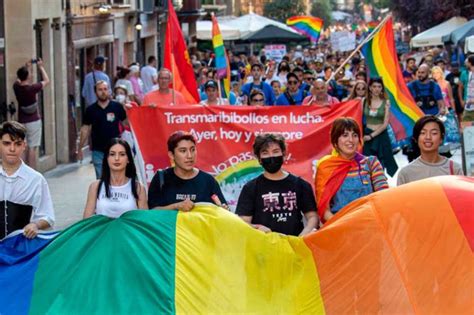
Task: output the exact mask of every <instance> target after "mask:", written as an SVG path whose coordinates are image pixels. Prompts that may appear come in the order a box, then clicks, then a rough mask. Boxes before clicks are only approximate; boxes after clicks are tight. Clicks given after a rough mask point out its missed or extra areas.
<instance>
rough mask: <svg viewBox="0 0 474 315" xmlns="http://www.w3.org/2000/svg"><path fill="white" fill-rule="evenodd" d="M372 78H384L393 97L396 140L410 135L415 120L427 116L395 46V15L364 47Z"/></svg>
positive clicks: (391, 97)
mask: <svg viewBox="0 0 474 315" xmlns="http://www.w3.org/2000/svg"><path fill="white" fill-rule="evenodd" d="M362 53H363V55H364V56H365V62H366V64H367V66H368V68H369V74H370V77H372V78H373V77H380V78H382V79H383V82H384V85H385V91H386V92H387V94H388V97H389V99H390V105H391V107H390V110H391V117H390V125H391V126H392V128H393V130H394V132H395V136H396V138H397V140H399V141H401V140H405V139H408V138H409V137H411V135H412V132H413V126H414V125H415V122H416V121H417V120H418V119H419V118H421V117H422V116H424V114H423V112H422V111H421V109H420V108H419V107H418V106H417V105H416V103H415V100H414V99H413V96H412V95H411V93H410V90H408V87H407V85H406V83H405V80H404V79H403V75H402V71H401V69H400V64H399V62H398V57H397V52H396V49H395V43H394V36H393V25H392V18H389V19H388V20H387V22H386V23H385V24H384V25H383V26H382V27H381V28H380V29H379V30H378V31H377V33H376V34H375V35H374V37H373V38H372V39H371V40H369V41H368V42H367V44H365V45H364V46H363V47H362Z"/></svg>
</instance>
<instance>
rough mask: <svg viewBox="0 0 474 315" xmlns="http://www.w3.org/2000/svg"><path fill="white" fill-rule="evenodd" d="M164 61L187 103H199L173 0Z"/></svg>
mask: <svg viewBox="0 0 474 315" xmlns="http://www.w3.org/2000/svg"><path fill="white" fill-rule="evenodd" d="M164 63H165V68H168V69H169V70H170V71H171V72H172V73H173V85H174V86H173V88H174V89H175V90H177V91H179V92H181V94H183V97H184V99H185V100H186V102H187V103H189V104H197V103H199V99H200V98H199V94H198V87H197V82H196V78H195V76H194V70H193V66H192V64H191V59H190V58H189V53H188V47H186V43H185V42H184V37H183V32H182V31H181V26H180V24H179V21H178V17H177V16H176V12H175V11H174V7H173V3H172V2H171V0H168V23H167V25H166V40H165V51H164Z"/></svg>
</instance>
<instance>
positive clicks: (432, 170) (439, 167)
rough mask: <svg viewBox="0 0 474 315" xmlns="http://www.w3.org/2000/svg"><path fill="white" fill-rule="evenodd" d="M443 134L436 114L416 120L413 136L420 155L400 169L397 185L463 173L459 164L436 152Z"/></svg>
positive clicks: (443, 129) (441, 142)
mask: <svg viewBox="0 0 474 315" xmlns="http://www.w3.org/2000/svg"><path fill="white" fill-rule="evenodd" d="M444 135H445V128H444V125H443V122H442V121H441V120H440V119H439V118H437V117H436V116H432V115H427V116H424V117H422V118H420V119H419V120H418V121H417V122H416V124H415V126H414V127H413V138H414V139H416V143H417V144H418V147H419V148H420V152H421V155H420V156H419V157H418V158H417V159H416V160H414V161H412V162H411V163H410V164H408V165H407V166H405V167H404V168H402V169H401V170H400V172H399V173H398V178H397V185H403V184H407V183H409V182H413V181H416V180H420V179H424V178H428V177H434V176H441V175H463V171H462V168H461V165H459V164H458V163H456V162H454V161H452V160H450V159H448V158H446V157H444V156H441V155H440V154H439V152H438V149H439V147H440V145H442V144H443V140H444Z"/></svg>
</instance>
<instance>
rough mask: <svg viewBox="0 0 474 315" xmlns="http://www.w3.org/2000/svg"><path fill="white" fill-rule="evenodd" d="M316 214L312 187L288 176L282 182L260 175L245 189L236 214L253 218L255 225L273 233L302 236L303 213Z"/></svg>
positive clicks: (290, 175)
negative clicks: (259, 225) (260, 225)
mask: <svg viewBox="0 0 474 315" xmlns="http://www.w3.org/2000/svg"><path fill="white" fill-rule="evenodd" d="M308 211H316V200H315V198H314V193H313V189H312V188H311V185H310V184H309V183H308V182H307V181H305V180H303V179H302V178H300V177H296V176H294V175H292V174H288V176H287V177H285V178H284V179H281V180H270V179H267V178H266V177H264V176H263V175H260V176H259V177H257V178H255V179H253V180H251V181H250V182H248V183H247V184H245V186H244V187H243V189H242V192H241V193H240V196H239V201H238V203H237V209H236V213H237V214H238V215H242V216H252V224H262V225H264V226H266V227H268V228H270V229H271V230H272V231H273V232H279V233H283V234H287V235H299V234H300V233H301V231H302V230H303V228H304V226H303V213H306V212H308Z"/></svg>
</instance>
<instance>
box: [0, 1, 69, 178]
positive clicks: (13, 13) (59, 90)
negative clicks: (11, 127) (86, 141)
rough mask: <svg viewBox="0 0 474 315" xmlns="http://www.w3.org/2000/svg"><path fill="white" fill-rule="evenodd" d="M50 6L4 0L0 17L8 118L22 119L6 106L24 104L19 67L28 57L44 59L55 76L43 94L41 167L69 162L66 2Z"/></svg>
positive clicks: (0, 71) (0, 100)
mask: <svg viewBox="0 0 474 315" xmlns="http://www.w3.org/2000/svg"><path fill="white" fill-rule="evenodd" d="M44 4H45V3H44V2H43V1H36V0H21V1H9V0H2V1H0V7H1V8H2V9H3V12H2V13H1V14H3V18H2V19H1V20H0V21H1V22H0V23H3V25H2V26H0V28H2V27H3V29H2V30H0V38H2V39H1V40H0V91H1V92H2V93H1V95H2V96H1V97H0V105H2V108H3V113H2V114H6V115H2V120H5V119H16V117H17V116H16V115H17V113H15V114H13V115H12V114H11V113H12V112H13V111H11V112H8V111H7V113H5V105H8V104H12V106H9V107H10V108H13V107H15V108H16V109H17V108H18V106H17V105H16V104H17V102H16V98H15V95H14V92H13V83H14V82H15V81H16V79H17V78H16V71H17V69H18V68H20V67H21V66H23V65H24V64H25V63H26V62H27V61H28V60H31V59H36V58H37V57H40V58H42V59H43V61H44V68H45V70H46V72H47V74H48V75H49V77H50V79H51V84H50V85H48V86H47V87H46V88H45V89H44V90H43V92H41V93H40V94H39V95H38V96H39V97H38V103H39V107H40V112H41V119H42V122H43V138H42V141H41V147H40V150H39V151H40V157H39V160H38V169H39V170H40V171H45V170H47V169H51V168H53V167H55V166H56V165H57V164H58V163H64V162H67V161H68V160H69V154H68V152H69V148H68V141H67V135H68V129H69V124H68V110H67V94H66V91H67V89H66V87H67V85H66V82H67V81H66V79H67V76H66V73H67V69H66V65H67V63H66V53H65V52H66V27H65V19H64V16H65V15H64V10H65V2H64V1H62V0H49V1H48V2H47V5H44ZM0 11H1V10H0ZM2 31H3V32H2ZM1 33H3V34H1ZM33 76H34V80H38V79H39V78H38V72H37V68H36V66H33ZM6 108H7V109H8V106H7V107H6Z"/></svg>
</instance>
